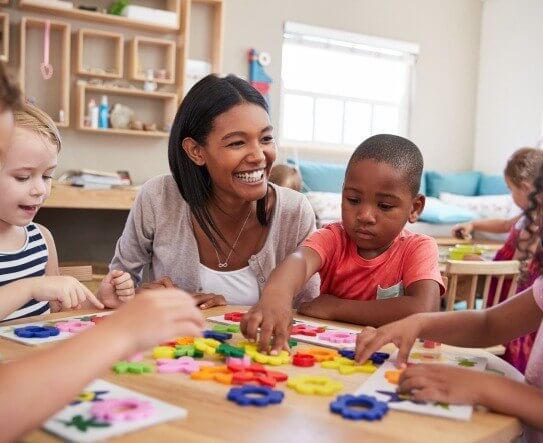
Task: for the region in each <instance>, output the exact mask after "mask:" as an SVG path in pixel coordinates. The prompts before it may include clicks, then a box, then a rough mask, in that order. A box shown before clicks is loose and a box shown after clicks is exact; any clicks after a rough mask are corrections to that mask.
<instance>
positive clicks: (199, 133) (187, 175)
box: [168, 74, 269, 252]
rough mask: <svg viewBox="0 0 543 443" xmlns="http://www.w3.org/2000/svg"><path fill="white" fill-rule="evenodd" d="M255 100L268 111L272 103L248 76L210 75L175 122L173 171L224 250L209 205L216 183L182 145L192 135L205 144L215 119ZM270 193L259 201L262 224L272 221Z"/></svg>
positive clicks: (203, 224) (205, 229) (200, 222)
mask: <svg viewBox="0 0 543 443" xmlns="http://www.w3.org/2000/svg"><path fill="white" fill-rule="evenodd" d="M244 102H246V103H253V104H255V105H258V106H260V107H261V108H263V109H264V110H265V111H266V112H267V113H268V114H269V109H268V104H267V103H266V100H265V99H264V97H262V95H261V94H260V92H258V91H257V90H256V89H255V88H253V87H252V86H251V85H250V84H249V83H247V82H246V81H245V80H242V79H241V78H239V77H236V76H235V75H228V76H227V77H218V76H217V75H215V74H211V75H208V76H206V77H204V78H203V79H202V80H200V81H199V82H198V83H196V84H195V85H194V86H193V87H192V88H191V90H190V91H189V92H188V94H187V95H186V96H185V98H184V99H183V102H182V103H181V106H180V107H179V109H178V111H177V114H176V116H175V119H174V121H173V124H172V130H171V133H170V140H169V143H168V161H169V163H170V171H171V173H172V175H173V177H174V179H175V182H176V183H177V187H178V188H179V192H180V193H181V195H182V196H183V198H184V199H185V201H186V202H187V203H188V205H189V207H190V210H191V212H192V214H193V215H194V218H195V219H196V221H197V222H198V225H199V226H200V228H202V231H203V232H204V234H205V235H206V237H207V238H208V239H209V240H210V241H211V243H212V244H213V246H214V247H215V248H217V249H218V250H219V251H221V252H222V248H221V247H220V245H219V244H218V242H217V239H216V237H215V234H216V235H217V236H218V237H219V238H220V239H221V240H223V241H224V242H225V243H226V244H228V242H227V240H226V239H225V238H224V235H223V234H222V233H221V232H220V230H219V229H218V228H217V226H216V224H215V222H214V221H213V218H212V217H211V214H210V212H209V209H208V202H209V199H210V197H211V195H212V193H213V183H212V181H211V177H210V175H209V172H208V170H207V167H206V166H198V165H197V164H195V163H194V162H193V161H192V160H191V159H190V158H189V156H188V155H187V153H186V152H185V150H184V149H183V147H182V143H183V140H184V139H185V138H187V137H190V138H192V139H194V140H195V141H196V143H198V144H199V145H201V146H205V145H206V142H207V137H208V135H209V133H210V132H211V130H212V128H213V121H214V120H215V118H217V117H218V116H219V115H221V114H223V113H225V112H227V111H228V110H230V109H231V108H233V107H234V106H236V105H239V104H241V103H244ZM266 201H267V193H266V196H265V197H264V198H262V199H260V200H258V202H257V206H256V208H257V210H256V214H257V218H258V221H259V222H260V224H261V225H266V224H268V215H267V213H266Z"/></svg>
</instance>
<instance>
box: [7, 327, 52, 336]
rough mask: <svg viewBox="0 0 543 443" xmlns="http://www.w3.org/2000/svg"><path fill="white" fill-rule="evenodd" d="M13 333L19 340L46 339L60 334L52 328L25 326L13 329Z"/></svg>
mask: <svg viewBox="0 0 543 443" xmlns="http://www.w3.org/2000/svg"><path fill="white" fill-rule="evenodd" d="M13 332H14V333H15V335H16V336H17V337H21V338H47V337H54V336H55V335H58V334H60V330H59V329H58V328H55V327H54V326H25V327H23V328H15V330H14V331H13Z"/></svg>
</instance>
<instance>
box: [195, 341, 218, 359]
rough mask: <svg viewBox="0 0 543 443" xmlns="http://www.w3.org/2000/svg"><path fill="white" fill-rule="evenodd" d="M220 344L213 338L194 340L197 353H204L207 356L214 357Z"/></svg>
mask: <svg viewBox="0 0 543 443" xmlns="http://www.w3.org/2000/svg"><path fill="white" fill-rule="evenodd" d="M220 344H221V342H220V341H218V340H215V339H213V338H201V337H199V338H195V339H194V347H195V348H196V349H198V350H199V351H202V352H205V353H206V354H208V355H215V352H216V350H217V348H218V347H219V345H220Z"/></svg>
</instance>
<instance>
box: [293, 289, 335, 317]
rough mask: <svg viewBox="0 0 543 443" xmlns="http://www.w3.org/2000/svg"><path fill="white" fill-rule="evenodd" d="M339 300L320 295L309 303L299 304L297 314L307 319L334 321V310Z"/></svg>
mask: <svg viewBox="0 0 543 443" xmlns="http://www.w3.org/2000/svg"><path fill="white" fill-rule="evenodd" d="M339 301H340V299H338V298H337V297H335V296H333V295H329V294H322V295H319V296H318V297H317V298H316V299H314V300H311V301H310V302H305V303H300V306H299V307H298V309H297V311H298V314H302V315H307V316H308V317H315V318H322V319H324V320H333V319H334V310H335V308H336V307H337V304H338V302H339Z"/></svg>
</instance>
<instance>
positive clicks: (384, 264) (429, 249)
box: [302, 222, 445, 300]
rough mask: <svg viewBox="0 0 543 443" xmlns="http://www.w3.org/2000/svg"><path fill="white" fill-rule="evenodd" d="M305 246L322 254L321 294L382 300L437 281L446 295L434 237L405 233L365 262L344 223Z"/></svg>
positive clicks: (321, 231) (312, 237) (323, 231)
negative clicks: (416, 285)
mask: <svg viewBox="0 0 543 443" xmlns="http://www.w3.org/2000/svg"><path fill="white" fill-rule="evenodd" d="M302 246H305V247H308V248H311V249H313V250H314V251H315V252H317V253H318V254H319V256H320V257H321V260H322V266H321V268H320V270H319V274H320V277H321V294H331V295H335V296H336V297H340V298H345V299H350V300H376V299H378V300H382V299H387V298H393V297H398V296H400V295H403V294H404V288H407V287H409V285H411V284H412V283H415V282H416V281H420V280H434V281H436V282H437V283H439V286H440V291H441V294H443V293H444V291H445V288H444V286H443V280H442V279H441V274H440V273H439V266H438V249H437V243H436V242H435V240H434V239H433V238H431V237H428V236H426V235H421V234H415V233H412V232H410V231H408V230H407V229H404V230H403V231H402V232H401V233H400V235H398V237H396V239H395V240H394V242H393V243H392V245H391V246H390V247H389V248H388V249H387V250H386V251H385V252H383V253H382V254H381V255H379V256H378V257H375V258H374V259H371V260H366V259H364V258H362V257H360V256H359V255H358V252H357V248H356V244H355V243H354V242H353V241H352V240H351V239H350V238H349V236H348V235H347V233H346V232H345V229H344V228H343V224H342V223H341V222H338V223H331V224H329V225H328V226H326V227H324V228H322V229H319V230H318V231H316V232H314V233H313V234H312V235H310V236H309V237H308V238H307V239H306V240H305V241H304V243H303V244H302Z"/></svg>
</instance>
